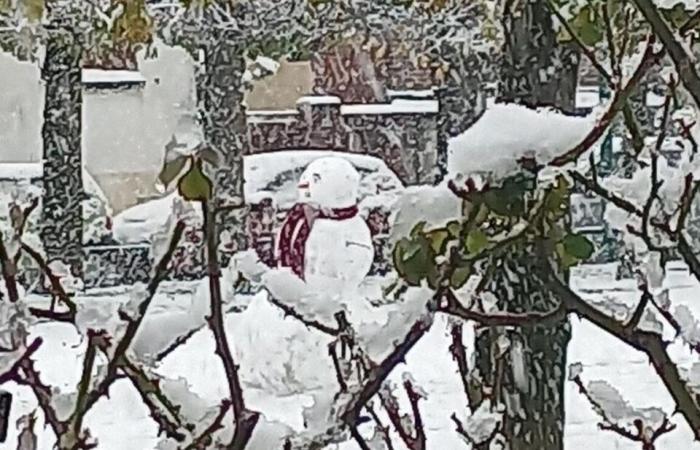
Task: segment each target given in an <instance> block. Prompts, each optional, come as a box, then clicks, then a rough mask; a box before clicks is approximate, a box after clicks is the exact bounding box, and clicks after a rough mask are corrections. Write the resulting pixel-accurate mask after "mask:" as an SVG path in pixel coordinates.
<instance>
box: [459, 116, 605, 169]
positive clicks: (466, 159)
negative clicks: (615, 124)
mask: <svg viewBox="0 0 700 450" xmlns="http://www.w3.org/2000/svg"><path fill="white" fill-rule="evenodd" d="M598 113H599V112H598V111H594V112H593V113H591V114H590V115H588V116H586V117H571V116H566V115H564V114H561V113H559V112H557V111H554V110H552V109H544V108H540V109H531V108H527V107H525V106H521V105H516V104H508V103H497V104H493V105H491V106H489V107H488V109H487V110H486V112H485V113H484V114H483V116H481V118H480V119H479V120H478V121H477V122H476V123H475V124H474V125H473V126H472V127H470V128H469V129H467V131H465V132H464V133H462V134H461V135H459V136H457V137H455V138H453V139H451V140H450V142H449V150H448V152H449V156H448V172H449V174H450V176H451V177H455V176H458V175H470V174H475V173H489V174H491V175H492V176H494V177H495V178H501V177H504V176H507V175H509V174H511V173H513V172H515V171H517V170H519V168H520V165H519V163H518V160H519V159H520V158H523V157H534V158H535V159H536V160H537V161H538V162H540V163H546V162H548V161H550V160H551V159H553V158H554V157H556V156H559V155H562V154H564V153H566V152H567V151H569V150H571V149H572V148H574V147H575V146H576V145H577V144H579V143H580V142H581V141H582V140H583V138H584V137H585V136H586V135H587V134H588V133H589V132H590V131H591V129H592V128H593V127H594V125H595V123H596V116H597V114H598Z"/></svg>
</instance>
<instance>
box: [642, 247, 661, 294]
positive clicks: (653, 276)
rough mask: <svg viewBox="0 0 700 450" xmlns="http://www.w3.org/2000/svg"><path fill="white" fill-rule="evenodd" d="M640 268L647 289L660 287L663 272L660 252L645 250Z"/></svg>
mask: <svg viewBox="0 0 700 450" xmlns="http://www.w3.org/2000/svg"><path fill="white" fill-rule="evenodd" d="M640 269H641V275H642V276H643V277H644V281H645V284H646V286H647V287H648V288H649V289H651V290H655V289H660V288H661V286H662V285H663V282H664V277H665V273H664V268H663V265H662V262H661V253H660V252H647V253H646V254H645V255H644V257H643V260H642V265H641V268H640Z"/></svg>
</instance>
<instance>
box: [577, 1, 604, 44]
mask: <svg viewBox="0 0 700 450" xmlns="http://www.w3.org/2000/svg"><path fill="white" fill-rule="evenodd" d="M602 22H603V21H602V20H601V18H599V17H598V14H597V13H596V11H595V10H594V9H593V8H591V7H590V6H589V5H586V6H584V7H583V8H581V10H580V11H579V12H578V14H576V16H574V19H573V20H572V22H571V28H572V29H573V30H574V32H575V33H576V34H577V35H578V37H579V38H580V39H581V41H582V42H583V43H584V44H585V45H587V46H589V47H592V46H594V45H596V44H598V43H599V42H600V41H602V40H603V29H602V27H603V25H602Z"/></svg>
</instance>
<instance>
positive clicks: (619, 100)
mask: <svg viewBox="0 0 700 450" xmlns="http://www.w3.org/2000/svg"><path fill="white" fill-rule="evenodd" d="M654 42H655V39H654V36H650V37H649V39H648V42H647V47H646V50H645V51H644V55H643V56H642V60H641V62H640V63H639V65H638V66H637V68H636V70H635V71H634V73H633V74H632V77H631V78H630V79H629V81H627V84H625V86H624V87H623V88H622V89H620V90H617V91H615V94H614V96H613V100H612V103H611V105H610V107H609V108H608V110H607V111H606V112H605V113H604V114H603V116H602V117H601V118H600V119H599V120H598V123H597V124H596V125H595V126H594V127H593V129H592V130H591V131H590V132H589V133H588V135H586V137H584V138H583V140H582V141H581V142H580V143H579V144H577V145H576V146H575V147H574V148H572V149H571V150H569V151H567V152H566V153H564V154H563V155H560V156H557V157H556V158H554V159H552V160H551V161H549V163H548V165H550V166H555V167H561V166H564V165H566V164H568V163H571V162H574V161H576V160H577V159H578V157H579V156H581V155H582V154H583V153H585V152H586V151H588V149H590V148H591V146H592V145H593V144H595V143H596V142H597V141H598V140H599V139H600V138H601V136H602V135H603V133H604V132H605V131H606V130H607V129H608V127H609V126H610V124H611V123H612V121H613V119H615V116H617V113H618V112H619V111H620V110H621V109H622V108H623V107H624V105H625V104H626V103H627V99H628V98H629V96H630V95H631V94H632V91H633V90H634V89H635V88H636V87H637V85H638V84H639V82H640V81H641V80H642V78H643V77H644V75H645V74H646V73H647V71H648V70H649V68H650V67H651V66H653V65H654V64H656V62H657V61H659V59H660V58H661V57H662V56H663V54H664V51H663V50H660V51H659V52H654Z"/></svg>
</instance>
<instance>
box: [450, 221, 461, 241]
mask: <svg viewBox="0 0 700 450" xmlns="http://www.w3.org/2000/svg"><path fill="white" fill-rule="evenodd" d="M447 232H448V233H449V234H450V237H451V238H458V237H459V235H460V233H461V232H462V224H461V223H459V221H458V220H453V221H451V222H449V223H448V224H447Z"/></svg>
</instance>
